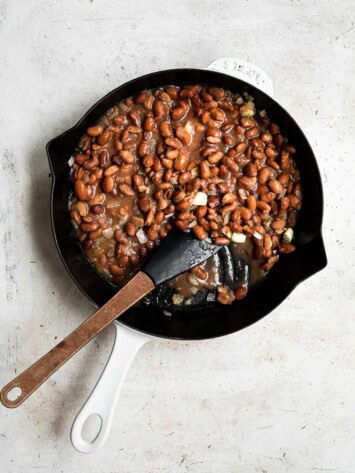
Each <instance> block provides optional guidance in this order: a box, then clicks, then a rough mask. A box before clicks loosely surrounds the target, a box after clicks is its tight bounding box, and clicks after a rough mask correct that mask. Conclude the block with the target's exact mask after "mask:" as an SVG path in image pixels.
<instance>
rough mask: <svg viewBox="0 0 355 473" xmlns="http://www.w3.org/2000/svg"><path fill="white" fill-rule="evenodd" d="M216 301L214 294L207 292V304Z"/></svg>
mask: <svg viewBox="0 0 355 473" xmlns="http://www.w3.org/2000/svg"><path fill="white" fill-rule="evenodd" d="M215 300H216V294H214V293H213V292H209V293H208V294H207V301H208V302H213V301H215Z"/></svg>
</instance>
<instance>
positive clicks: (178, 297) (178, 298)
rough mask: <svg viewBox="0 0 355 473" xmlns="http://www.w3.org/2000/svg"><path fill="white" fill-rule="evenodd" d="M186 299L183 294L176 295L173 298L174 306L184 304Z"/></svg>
mask: <svg viewBox="0 0 355 473" xmlns="http://www.w3.org/2000/svg"><path fill="white" fill-rule="evenodd" d="M183 300H184V298H183V297H182V295H181V294H174V295H173V297H172V301H173V304H175V305H179V304H181V303H182V302H183Z"/></svg>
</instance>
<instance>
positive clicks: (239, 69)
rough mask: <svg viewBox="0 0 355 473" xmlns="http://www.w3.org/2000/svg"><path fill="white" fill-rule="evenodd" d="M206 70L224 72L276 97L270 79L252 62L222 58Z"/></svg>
mask: <svg viewBox="0 0 355 473" xmlns="http://www.w3.org/2000/svg"><path fill="white" fill-rule="evenodd" d="M206 69H209V70H211V71H217V72H224V73H225V74H229V75H230V76H234V77H236V78H237V79H241V80H244V81H245V82H249V84H252V85H254V86H255V87H257V88H258V89H260V90H262V91H263V92H265V93H266V94H268V95H270V97H273V96H274V88H273V85H272V81H271V79H270V77H269V76H268V75H267V74H266V72H264V71H263V70H261V69H260V68H259V67H257V66H254V65H253V64H250V62H246V61H243V60H241V59H236V58H234V57H220V58H219V59H216V60H215V61H213V62H212V63H211V64H210V65H209V66H207V67H206Z"/></svg>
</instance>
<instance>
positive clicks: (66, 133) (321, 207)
mask: <svg viewBox="0 0 355 473" xmlns="http://www.w3.org/2000/svg"><path fill="white" fill-rule="evenodd" d="M183 72H186V73H189V72H190V73H191V72H200V73H208V74H212V75H216V76H225V77H227V78H228V79H231V80H233V81H238V82H239V83H242V84H243V85H245V86H247V87H248V88H249V89H252V90H256V91H257V93H259V94H261V95H263V96H264V97H265V98H266V100H267V102H268V103H270V105H271V107H272V106H275V105H276V106H277V107H279V109H280V110H281V111H282V113H284V114H285V115H286V116H287V118H288V119H289V120H290V121H291V123H292V126H293V127H295V128H296V129H297V131H298V133H300V135H301V138H302V140H303V141H304V143H305V145H306V146H307V147H308V148H309V151H310V153H311V154H312V157H313V163H312V165H313V167H314V172H316V174H317V178H318V184H319V194H318V195H317V200H318V208H319V210H320V215H319V225H318V226H317V231H316V232H315V234H314V236H313V238H312V239H311V240H310V241H309V242H308V243H306V244H305V246H307V244H311V243H312V242H314V241H316V240H317V243H318V246H319V251H320V256H319V261H318V264H316V265H315V266H316V267H315V268H313V269H312V270H311V271H309V272H306V274H304V275H303V276H302V277H300V278H298V279H297V281H295V282H294V283H293V284H289V285H288V288H287V290H286V291H285V295H283V296H282V297H281V298H280V299H279V300H278V301H277V303H275V304H273V305H272V308H271V309H269V310H267V312H265V313H264V314H262V315H260V316H258V317H256V318H254V320H251V321H245V323H242V324H241V326H240V327H238V328H232V329H227V330H222V331H221V332H220V333H217V334H211V335H205V334H204V335H203V336H201V337H199V336H197V337H196V336H193V337H179V336H171V335H167V334H165V333H156V332H149V331H147V330H143V329H141V328H137V327H136V326H135V325H134V324H133V325H132V324H130V323H129V322H128V321H126V320H123V319H122V318H120V319H118V320H117V321H118V322H119V323H121V324H122V325H125V326H127V327H129V328H131V329H133V330H137V331H138V332H142V333H145V334H147V335H149V336H153V337H159V338H166V339H172V340H207V339H211V338H217V337H221V336H225V335H229V334H231V333H234V332H237V331H239V330H242V329H244V328H246V327H248V326H250V325H252V324H254V323H256V322H258V321H259V320H261V319H262V318H264V317H265V316H266V315H268V314H270V313H271V312H272V311H273V310H275V309H276V308H277V307H278V306H279V305H281V304H282V303H283V302H284V301H285V299H287V297H288V296H289V295H290V294H291V292H293V291H294V289H295V288H296V287H297V286H298V285H299V284H300V283H302V282H303V281H305V280H306V279H308V278H309V277H311V276H313V275H314V274H316V273H317V272H319V271H321V270H322V269H324V268H325V267H326V266H327V256H326V252H325V247H324V241H323V236H322V224H323V215H324V198H323V184H322V179H321V174H320V170H319V166H318V163H317V160H316V157H315V155H314V152H313V150H312V147H311V146H310V143H309V141H308V139H307V137H306V136H305V134H304V132H303V131H302V129H301V128H300V126H299V125H298V123H297V122H296V121H295V119H294V118H293V117H292V116H291V115H290V114H289V112H288V111H287V110H286V109H285V108H284V107H283V106H282V105H280V104H279V102H277V101H276V100H275V99H274V98H273V97H270V96H269V95H268V94H267V93H265V92H264V91H262V90H261V89H259V88H258V87H256V86H254V85H252V84H250V83H249V82H246V81H244V80H242V79H239V78H238V79H237V78H235V77H234V76H231V75H229V74H226V73H222V72H218V71H212V70H208V69H203V68H173V69H165V70H161V71H155V72H150V73H148V74H145V75H142V76H139V77H136V78H134V79H131V80H129V81H127V82H125V83H123V84H121V85H119V86H118V87H116V88H115V89H113V90H111V91H110V92H108V93H107V94H105V95H104V96H103V97H102V98H100V99H99V100H98V101H97V102H96V103H95V104H94V105H92V106H91V107H90V108H89V110H88V111H87V112H85V114H84V115H83V116H82V117H81V118H80V119H79V120H78V121H77V123H76V124H75V125H73V126H72V127H71V128H69V129H67V130H65V131H64V132H63V133H61V134H60V135H58V136H56V137H55V138H53V139H51V140H50V141H49V142H48V143H47V145H46V151H47V157H48V161H49V165H50V170H51V175H52V185H51V192H50V211H51V212H50V214H51V230H52V235H53V238H54V241H55V245H56V248H57V251H58V253H59V256H60V258H61V260H62V263H63V265H64V267H65V269H66V270H67V272H68V274H69V276H70V277H71V279H72V280H73V281H74V283H75V284H76V286H77V287H78V288H79V289H80V291H81V292H82V293H83V294H84V295H85V297H86V298H87V299H88V300H89V301H90V302H92V303H93V304H94V306H95V307H99V306H100V305H99V304H98V303H97V302H96V301H95V300H94V299H93V298H92V297H91V296H90V295H89V294H88V293H87V292H86V290H85V289H84V288H83V287H82V285H81V284H80V281H79V280H78V279H77V278H75V276H74V275H73V273H72V271H71V269H70V268H69V265H68V262H67V260H66V259H65V257H64V255H63V253H62V249H61V247H60V243H59V241H58V237H57V231H56V223H55V221H54V213H55V210H54V199H55V195H54V194H55V189H56V172H55V165H54V164H53V162H54V158H53V156H52V153H53V151H52V149H51V148H52V147H54V146H55V145H58V143H60V142H61V141H63V140H65V138H67V137H68V136H69V135H70V134H71V133H73V132H75V131H76V130H77V129H78V128H80V126H81V125H82V123H83V122H84V121H85V120H86V119H87V118H88V116H89V115H91V114H92V113H94V112H95V110H96V109H97V108H99V107H100V106H101V105H102V103H103V102H105V101H106V100H109V99H110V98H111V97H113V96H115V95H116V94H117V93H119V91H120V89H123V88H127V87H129V86H130V85H133V84H134V83H135V82H137V81H141V80H149V79H150V78H152V77H156V76H157V75H163V74H168V73H171V74H174V73H183ZM191 82H192V81H186V83H191ZM201 83H203V81H201ZM162 85H165V84H162ZM251 93H252V92H251ZM115 103H117V101H115V102H114V103H112V104H111V105H110V106H113V105H114V104H115ZM110 106H108V107H107V108H106V110H108V109H109V108H110ZM271 107H270V108H271ZM321 259H322V261H321ZM101 277H102V276H101ZM102 278H103V277H102ZM140 310H143V309H140ZM192 316H193V315H192Z"/></svg>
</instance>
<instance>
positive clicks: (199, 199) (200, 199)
mask: <svg viewBox="0 0 355 473" xmlns="http://www.w3.org/2000/svg"><path fill="white" fill-rule="evenodd" d="M192 205H207V194H205V193H204V192H197V194H196V195H195V197H194V200H193V201H192Z"/></svg>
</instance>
